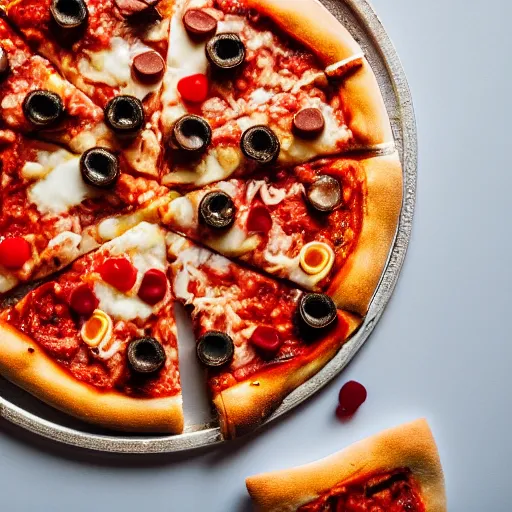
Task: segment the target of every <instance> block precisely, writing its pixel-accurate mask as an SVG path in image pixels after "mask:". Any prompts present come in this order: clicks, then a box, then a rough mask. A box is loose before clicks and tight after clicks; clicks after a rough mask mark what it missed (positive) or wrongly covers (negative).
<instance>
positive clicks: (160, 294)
mask: <svg viewBox="0 0 512 512" xmlns="http://www.w3.org/2000/svg"><path fill="white" fill-rule="evenodd" d="M166 293H167V277H166V275H165V273H164V272H162V271H161V270H158V269H156V268H152V269H150V270H148V271H147V272H146V273H145V274H144V277H143V278H142V283H141V284H140V288H139V293H138V295H139V298H140V299H141V300H143V301H144V302H145V303H146V304H149V305H151V306H154V305H155V304H157V303H158V302H160V301H161V300H162V299H163V298H164V297H165V294H166Z"/></svg>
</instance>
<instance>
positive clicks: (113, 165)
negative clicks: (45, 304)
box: [0, 131, 168, 294]
mask: <svg viewBox="0 0 512 512" xmlns="http://www.w3.org/2000/svg"><path fill="white" fill-rule="evenodd" d="M0 168H1V169H2V180H1V182H0V206H1V212H0V293H2V294H3V293H6V292H7V291H9V290H11V289H12V288H14V287H15V286H16V285H17V284H19V283H20V282H26V281H30V280H32V279H38V278H41V277H44V276H47V275H49V274H52V273H53V272H56V271H57V270H60V269H62V268H64V267H65V266H67V265H68V264H69V263H71V262H72V261H74V260H75V259H77V258H78V257H79V256H81V255H84V254H86V253H87V252H89V251H92V250H93V249H95V248H97V247H98V245H99V244H100V243H103V242H104V241H106V240H109V239H111V238H114V237H115V236H118V235H120V234H122V233H123V232H124V231H126V230H127V229H129V228H130V227H133V225H135V224H136V223H138V222H140V221H142V220H155V221H156V220H158V216H157V209H158V207H159V206H161V205H163V204H164V202H165V201H167V196H168V191H167V190H166V189H165V187H162V186H160V185H159V184H158V183H157V182H155V181H152V180H150V179H147V178H142V177H138V178H136V177H133V176H132V175H130V174H127V173H125V172H123V168H122V165H121V163H120V161H119V159H118V157H117V156H116V155H115V154H114V153H112V152H110V151H108V150H106V149H104V148H93V149H91V150H88V151H87V152H85V153H84V154H82V155H75V154H73V153H70V152H69V151H67V150H65V149H63V148H62V147H59V146H55V145H52V144H49V143H45V142H39V141H36V140H33V139H28V138H26V137H24V136H22V135H15V134H14V133H13V132H6V131H4V132H3V144H1V145H0ZM112 223H114V224H115V225H116V231H115V233H112V227H111V226H112Z"/></svg>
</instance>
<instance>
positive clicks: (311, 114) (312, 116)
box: [293, 108, 325, 139]
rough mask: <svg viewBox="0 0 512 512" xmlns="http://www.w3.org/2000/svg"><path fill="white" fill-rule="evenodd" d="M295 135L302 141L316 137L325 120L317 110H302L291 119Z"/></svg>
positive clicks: (321, 129) (320, 131) (321, 130)
mask: <svg viewBox="0 0 512 512" xmlns="http://www.w3.org/2000/svg"><path fill="white" fill-rule="evenodd" d="M293 128H294V130H295V133H296V134H297V135H298V136H299V137H302V138H304V139H313V138H315V137H318V136H319V135H320V134H321V133H322V132H323V130H324V128H325V119H324V115H323V114H322V111H321V110H320V109H319V108H303V109H302V110H300V111H299V112H297V113H296V114H295V116H294V118H293Z"/></svg>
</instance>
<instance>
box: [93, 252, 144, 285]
mask: <svg viewBox="0 0 512 512" xmlns="http://www.w3.org/2000/svg"><path fill="white" fill-rule="evenodd" d="M98 271H99V273H100V275H101V277H102V279H103V281H105V282H106V283H108V284H110V285H112V286H113V287H114V288H117V289H118V290H119V291H121V292H128V291H130V290H131V289H132V288H133V286H134V284H135V281H137V269H136V268H135V267H134V266H133V265H132V264H131V262H130V261H129V260H127V259H126V258H109V259H108V260H105V261H104V263H103V264H102V265H101V267H100V268H99V269H98Z"/></svg>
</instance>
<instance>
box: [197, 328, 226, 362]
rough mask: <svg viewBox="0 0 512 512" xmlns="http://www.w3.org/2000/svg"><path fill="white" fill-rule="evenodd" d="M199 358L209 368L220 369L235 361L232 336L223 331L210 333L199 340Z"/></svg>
mask: <svg viewBox="0 0 512 512" xmlns="http://www.w3.org/2000/svg"><path fill="white" fill-rule="evenodd" d="M196 350H197V357H198V358H199V360H200V361H201V362H202V363H203V364H204V365H205V366H207V367H209V368H219V367H221V366H224V365H226V364H227V363H229V362H230V361H231V360H232V359H233V355H234V353H235V345H234V343H233V340H232V339H231V336H229V334H226V333H225V332H221V331H208V332H206V333H204V334H203V335H202V336H201V337H200V338H199V339H198V340H197V349H196Z"/></svg>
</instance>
